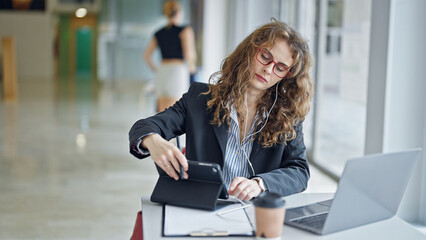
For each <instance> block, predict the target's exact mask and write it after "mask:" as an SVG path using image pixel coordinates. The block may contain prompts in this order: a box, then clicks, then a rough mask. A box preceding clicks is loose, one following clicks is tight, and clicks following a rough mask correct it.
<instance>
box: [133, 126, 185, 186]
mask: <svg viewBox="0 0 426 240" xmlns="http://www.w3.org/2000/svg"><path fill="white" fill-rule="evenodd" d="M141 145H142V147H143V148H146V149H148V151H149V153H150V154H151V158H152V160H154V162H155V163H156V164H157V165H158V166H159V167H160V168H161V169H163V170H164V171H165V172H166V173H167V174H168V175H169V176H170V177H172V178H174V179H175V180H178V179H179V175H178V174H179V172H180V165H182V167H183V171H184V172H183V177H184V178H185V179H187V178H188V173H187V171H188V161H187V160H186V157H185V155H183V153H182V152H181V151H180V150H179V148H177V147H176V146H175V145H174V144H173V143H171V142H169V141H166V140H165V139H164V138H162V137H161V136H160V135H158V134H152V135H149V136H146V137H144V138H143V140H142V142H141ZM179 164H180V165H179Z"/></svg>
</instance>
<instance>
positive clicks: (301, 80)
mask: <svg viewBox="0 0 426 240" xmlns="http://www.w3.org/2000/svg"><path fill="white" fill-rule="evenodd" d="M275 39H283V40H285V41H287V43H288V44H289V46H290V51H291V53H292V58H293V64H292V66H290V72H289V73H288V75H287V76H286V77H285V78H283V79H282V80H281V81H279V82H278V83H277V84H278V97H277V102H276V103H275V105H274V106H273V108H272V109H271V107H272V105H273V103H274V100H275V97H276V90H275V89H276V85H274V86H273V87H270V88H269V89H267V90H266V91H265V93H264V94H263V96H262V97H261V98H260V99H259V100H258V104H257V111H258V112H260V113H263V112H268V111H269V110H270V109H271V113H270V116H269V120H268V122H267V124H266V125H265V126H264V128H263V129H262V131H260V132H259V133H257V134H256V136H255V137H258V140H259V143H260V144H262V145H263V146H264V147H272V146H273V145H275V144H278V143H286V142H287V141H289V140H292V139H294V138H295V137H296V132H295V130H294V127H295V126H296V125H297V124H299V123H300V122H301V121H303V120H304V118H305V116H306V115H307V114H308V112H309V109H310V102H311V98H312V93H313V86H312V82H311V77H310V75H309V70H310V68H311V65H312V58H311V55H310V53H309V48H308V44H307V43H306V41H305V40H304V39H303V38H302V37H301V36H300V34H299V33H298V32H296V31H295V30H294V29H293V28H291V27H290V26H289V25H287V24H285V23H283V22H279V21H276V20H275V19H274V20H273V21H272V22H271V23H268V24H265V25H263V26H261V27H260V28H258V29H256V30H255V31H254V32H253V33H252V34H250V35H249V36H248V37H247V38H246V39H244V41H242V42H241V43H240V44H239V45H238V47H237V48H236V49H235V50H234V52H233V53H232V54H231V55H230V56H228V57H227V58H225V59H224V61H223V62H222V65H221V70H220V71H219V72H216V73H214V74H213V75H212V76H211V77H210V79H209V82H210V84H209V90H208V91H207V92H205V93H204V94H209V93H210V94H211V99H210V100H209V101H208V102H207V107H208V109H209V110H210V111H213V120H212V121H211V124H215V125H218V126H220V125H221V124H223V123H224V122H225V121H226V122H227V124H228V126H229V125H230V106H231V105H232V104H233V105H234V107H235V109H236V111H237V114H238V116H245V115H244V114H245V113H246V109H245V108H244V107H243V106H244V96H245V92H246V91H247V89H248V87H249V84H250V83H249V81H247V79H252V78H253V77H254V71H253V67H252V66H253V59H254V57H255V55H256V54H257V49H258V48H259V47H271V46H273V45H274V43H275ZM261 121H262V119H261V118H257V120H256V123H255V126H258V129H259V128H260V127H261V126H262V125H263V124H259V123H261ZM258 129H257V130H258Z"/></svg>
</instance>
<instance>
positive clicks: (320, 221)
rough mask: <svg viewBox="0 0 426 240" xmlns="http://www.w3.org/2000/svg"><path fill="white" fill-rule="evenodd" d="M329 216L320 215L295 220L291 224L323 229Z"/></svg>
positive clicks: (325, 214)
mask: <svg viewBox="0 0 426 240" xmlns="http://www.w3.org/2000/svg"><path fill="white" fill-rule="evenodd" d="M327 214H328V213H320V214H317V215H313V216H309V217H303V218H299V219H294V220H291V222H294V223H298V224H301V225H305V226H309V227H311V228H316V229H322V227H323V226H324V223H325V219H326V218H327Z"/></svg>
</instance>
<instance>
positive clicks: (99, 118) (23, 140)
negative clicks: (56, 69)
mask: <svg viewBox="0 0 426 240" xmlns="http://www.w3.org/2000/svg"><path fill="white" fill-rule="evenodd" d="M154 102H155V97H154V96H153V95H152V94H149V93H147V92H146V91H145V90H144V84H142V83H125V84H124V83H120V84H118V83H117V84H115V86H114V87H113V86H112V85H103V86H101V85H100V84H97V83H95V82H94V81H93V80H91V79H90V78H80V79H76V80H68V79H64V80H45V79H20V81H19V100H18V101H16V102H2V101H0V127H1V131H0V239H2V240H3V239H128V238H129V237H130V234H131V232H132V229H133V224H134V220H135V217H136V212H137V211H138V210H139V209H140V196H141V195H149V194H150V193H151V191H152V189H153V186H154V184H155V182H156V178H157V173H156V171H155V168H154V166H153V164H152V162H151V160H150V159H145V160H138V159H136V158H134V157H132V156H131V155H130V154H129V153H128V139H127V133H128V131H129V129H130V127H131V125H132V124H133V123H134V122H135V121H136V120H137V119H139V118H142V117H146V116H149V115H151V114H153V113H154ZM311 175H312V177H311V181H310V183H309V188H308V190H307V192H334V191H335V189H336V183H335V182H334V181H332V180H330V179H329V178H328V177H326V176H324V175H322V174H321V173H320V172H319V171H318V170H316V169H314V168H312V169H311Z"/></svg>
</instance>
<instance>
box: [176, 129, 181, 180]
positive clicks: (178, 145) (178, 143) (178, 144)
mask: <svg viewBox="0 0 426 240" xmlns="http://www.w3.org/2000/svg"><path fill="white" fill-rule="evenodd" d="M176 146H177V148H178V149H179V150H180V141H179V136H177V137H176ZM178 162H179V161H178ZM179 179H180V180H182V179H183V167H182V164H180V162H179Z"/></svg>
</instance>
